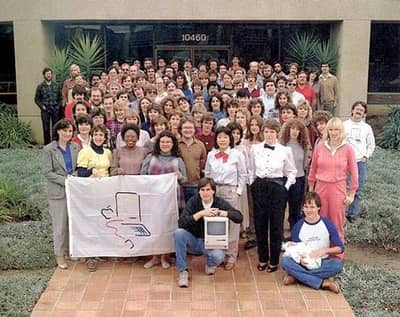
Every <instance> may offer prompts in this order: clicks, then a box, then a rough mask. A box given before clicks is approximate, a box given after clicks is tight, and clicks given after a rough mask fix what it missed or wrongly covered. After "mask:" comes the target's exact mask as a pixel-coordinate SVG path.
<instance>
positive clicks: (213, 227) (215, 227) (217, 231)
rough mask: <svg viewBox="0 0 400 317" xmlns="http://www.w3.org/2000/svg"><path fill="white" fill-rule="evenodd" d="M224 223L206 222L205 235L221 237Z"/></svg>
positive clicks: (223, 233) (223, 232) (223, 231)
mask: <svg viewBox="0 0 400 317" xmlns="http://www.w3.org/2000/svg"><path fill="white" fill-rule="evenodd" d="M225 228H226V227H225V222H220V221H208V222H207V234H208V235H213V236H223V235H225V234H226V232H225Z"/></svg>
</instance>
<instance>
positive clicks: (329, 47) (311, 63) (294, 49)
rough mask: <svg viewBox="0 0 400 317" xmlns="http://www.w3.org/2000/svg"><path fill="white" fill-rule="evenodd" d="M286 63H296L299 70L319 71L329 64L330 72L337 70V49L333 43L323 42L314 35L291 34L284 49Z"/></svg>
mask: <svg viewBox="0 0 400 317" xmlns="http://www.w3.org/2000/svg"><path fill="white" fill-rule="evenodd" d="M286 53H287V59H286V62H288V63H297V64H299V66H300V69H304V68H306V69H319V68H320V66H321V63H323V62H324V63H329V65H330V69H331V71H335V70H336V69H337V64H338V61H339V47H338V45H337V43H335V42H333V41H323V40H321V39H320V38H319V36H318V35H316V34H314V33H301V34H297V33H296V34H293V35H292V36H291V37H290V38H289V39H288V42H287V47H286Z"/></svg>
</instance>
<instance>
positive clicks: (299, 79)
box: [35, 57, 375, 291]
mask: <svg viewBox="0 0 400 317" xmlns="http://www.w3.org/2000/svg"><path fill="white" fill-rule="evenodd" d="M143 66H144V67H143V68H142V67H141V64H140V63H139V62H138V61H135V63H133V64H132V65H130V64H128V63H123V64H122V65H121V66H120V65H119V64H118V63H113V65H112V66H111V67H110V68H109V69H108V71H107V72H103V73H101V74H93V75H92V76H91V78H90V82H87V81H86V80H85V78H84V77H83V75H82V74H80V70H79V66H78V65H72V66H71V68H70V78H69V79H67V80H66V81H65V82H64V84H63V87H62V89H61V90H60V89H58V87H57V85H56V84H55V83H54V81H53V71H52V70H51V69H50V68H45V69H44V70H43V76H44V81H43V82H42V83H41V84H40V85H39V86H38V87H37V90H36V95H35V102H36V104H37V105H38V106H39V108H40V110H41V113H42V121H43V131H44V140H45V143H46V144H47V145H46V146H45V148H44V153H45V155H44V172H45V175H46V177H47V179H48V188H49V209H50V214H51V217H52V222H53V232H54V236H53V238H54V252H55V256H56V261H57V264H58V266H59V267H60V268H63V269H66V268H67V263H66V261H65V255H66V254H67V253H68V225H67V224H68V219H67V206H66V199H65V188H64V186H65V185H64V182H65V179H66V178H67V177H68V176H69V175H75V176H78V177H108V176H114V175H139V174H148V175H158V174H165V173H175V175H176V177H177V180H178V183H179V190H178V192H177V199H178V202H179V204H178V205H179V215H180V217H179V221H178V227H179V229H177V230H176V231H175V233H174V240H175V248H176V267H177V269H178V271H179V280H178V284H179V286H182V287H187V286H188V276H189V274H188V271H187V265H186V253H187V252H190V253H193V254H197V253H204V254H206V255H207V264H206V273H207V274H214V272H215V270H216V267H217V266H218V265H220V264H221V263H224V268H225V269H226V270H232V269H233V268H234V266H235V262H236V260H237V256H238V252H239V239H240V238H241V237H242V238H245V239H246V238H247V239H248V241H247V242H246V248H251V247H253V246H257V252H258V259H259V263H258V265H257V269H258V270H259V271H264V270H266V271H267V272H274V271H276V270H277V269H278V267H279V263H280V253H281V245H282V242H283V241H284V240H286V239H290V240H293V241H294V242H299V241H303V242H306V240H310V244H311V245H312V246H313V247H314V250H313V256H317V257H320V258H322V259H323V265H321V268H320V269H319V271H318V272H320V271H322V272H323V273H315V272H312V270H308V271H307V272H304V271H302V270H301V268H297V267H296V265H299V266H302V263H292V262H288V260H287V259H285V260H284V261H283V260H282V263H281V266H282V268H283V269H284V270H286V271H287V272H288V275H287V276H286V277H285V280H284V283H285V284H291V283H294V282H296V281H297V280H298V281H300V282H302V283H305V284H307V285H310V286H311V287H314V288H320V287H322V288H328V289H330V290H333V291H336V290H337V286H336V284H335V283H334V282H332V281H331V280H330V279H328V278H329V277H331V276H332V275H334V274H336V273H337V272H338V271H340V265H339V264H340V263H341V260H342V259H343V243H344V224H345V215H347V219H348V220H349V222H351V223H353V222H355V220H356V219H357V217H358V213H359V203H360V200H361V190H362V187H363V185H364V183H365V177H366V166H367V160H368V158H369V157H370V156H371V155H372V153H373V151H374V146H375V143H374V136H373V133H372V129H371V127H370V126H369V125H368V124H367V123H365V121H364V118H365V116H366V112H367V105H366V104H365V103H364V102H361V101H357V102H355V103H354V104H353V106H352V110H351V118H350V119H349V120H347V121H345V122H344V123H343V122H342V120H341V119H339V118H336V117H333V115H332V112H333V111H334V109H335V107H336V106H337V79H336V77H335V76H334V75H332V74H331V73H330V72H329V64H326V63H323V64H322V65H321V74H319V73H318V72H316V71H310V72H305V71H304V70H300V69H299V66H298V65H297V64H291V65H290V67H289V73H288V74H286V73H284V72H283V68H282V64H280V63H274V64H273V66H271V65H268V64H261V63H258V62H255V61H252V62H251V63H250V64H249V68H248V69H245V68H243V67H242V66H241V65H240V59H239V58H237V57H234V58H233V59H232V64H231V65H230V66H228V65H225V64H223V63H219V62H218V60H216V59H210V60H209V61H208V63H200V65H198V67H197V68H194V67H193V65H192V62H191V60H190V59H186V60H185V61H184V62H183V65H180V63H179V61H178V60H175V59H174V60H172V61H170V62H169V64H166V63H165V60H163V59H159V60H158V67H157V68H156V67H154V66H153V62H152V60H151V59H150V58H146V59H145V60H144V64H143ZM180 66H182V69H180ZM60 116H62V117H64V118H63V119H59V118H60ZM52 122H54V123H55V122H56V123H55V124H54V127H53V131H54V133H53V135H51V124H52ZM52 138H53V141H52V142H50V140H51V139H52ZM307 190H309V191H311V192H315V193H312V194H307V195H306V198H305V199H304V194H305V193H306V192H307ZM303 204H304V208H303ZM287 205H288V210H289V218H288V221H289V224H290V229H291V236H290V237H285V236H284V230H283V223H284V214H285V208H286V206H287ZM306 210H308V211H309V212H307V211H306ZM303 211H304V217H303ZM319 213H320V215H321V216H319ZM346 213H347V214H346ZM217 215H218V216H226V217H228V218H229V219H230V222H229V246H228V249H227V250H226V252H223V251H221V250H206V249H205V248H204V241H203V239H204V236H203V234H204V224H203V220H202V218H203V217H204V216H217ZM320 223H321V224H320ZM315 228H318V230H317V231H315V232H314V231H313V230H314V229H315ZM253 233H255V241H253V239H252V234H253ZM315 234H316V235H318V239H316V237H315ZM316 240H320V243H312V241H316ZM331 243H333V244H335V245H334V246H333V247H332V246H331ZM333 256H335V257H336V258H338V261H339V262H338V263H339V264H338V263H337V262H334V263H335V264H334V265H332V263H331V262H332V261H330V260H332V259H331V257H333ZM328 257H330V258H329V259H328ZM328 260H329V261H328ZM325 262H326V263H328V264H327V265H328V268H329V269H325ZM96 263H97V261H96V259H94V258H90V259H88V260H87V266H88V269H89V270H90V271H94V270H96V265H97V264H96ZM170 263H171V259H170V257H169V255H168V254H162V255H160V254H155V255H154V256H153V257H152V258H151V259H150V260H149V261H147V262H146V263H145V264H144V267H145V268H151V267H153V266H155V265H161V266H162V267H163V268H165V269H167V268H169V267H170ZM333 268H334V269H333ZM314 273H315V274H316V275H317V276H318V278H319V280H318V281H319V282H318V283H317V282H316V279H315V276H314V275H313V274H314ZM307 274H311V275H312V276H313V278H310V277H307ZM310 280H312V282H309V281H310Z"/></svg>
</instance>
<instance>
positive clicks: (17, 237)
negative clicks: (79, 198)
mask: <svg viewBox="0 0 400 317" xmlns="http://www.w3.org/2000/svg"><path fill="white" fill-rule="evenodd" d="M41 165H42V152H41V151H40V150H37V149H17V150H10V149H3V150H0V166H1V170H0V174H1V176H2V177H5V178H8V179H12V180H13V181H14V182H15V184H17V185H18V186H20V187H22V188H24V189H25V192H26V194H27V196H28V198H29V200H30V201H31V202H32V204H33V205H34V206H36V207H37V208H38V210H40V211H41V214H42V215H41V218H42V221H27V222H23V223H4V224H0V250H1V252H0V269H31V268H41V267H52V266H54V256H53V243H52V229H51V223H50V216H49V213H48V202H47V186H46V179H45V177H44V176H43V173H42V170H41Z"/></svg>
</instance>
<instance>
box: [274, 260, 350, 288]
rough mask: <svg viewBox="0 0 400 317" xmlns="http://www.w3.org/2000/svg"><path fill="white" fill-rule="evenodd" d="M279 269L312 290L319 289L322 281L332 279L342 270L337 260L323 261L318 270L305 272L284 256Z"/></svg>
mask: <svg viewBox="0 0 400 317" xmlns="http://www.w3.org/2000/svg"><path fill="white" fill-rule="evenodd" d="M281 267H282V269H283V270H284V271H286V273H288V274H289V275H292V276H293V277H294V278H295V279H296V280H298V281H300V282H302V283H303V284H305V285H308V286H310V287H312V288H315V289H319V288H321V285H322V282H323V281H324V279H327V278H329V277H332V276H334V275H336V274H337V273H339V272H340V271H341V270H342V268H343V262H342V261H340V260H339V259H323V260H322V263H321V267H320V268H319V269H315V270H307V269H306V268H305V267H304V266H302V265H300V264H298V263H296V262H295V261H294V260H293V259H292V258H291V257H288V256H284V257H282V260H281Z"/></svg>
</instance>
